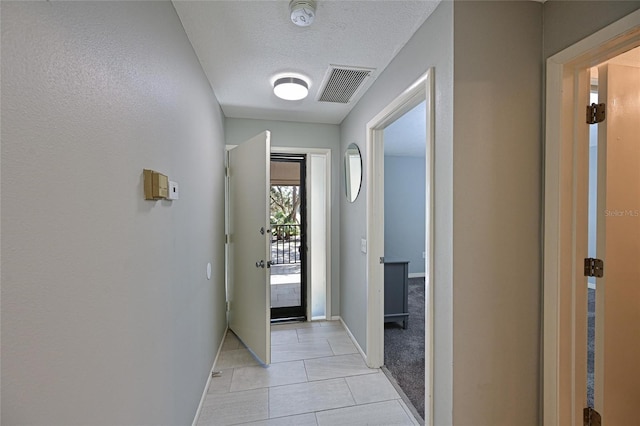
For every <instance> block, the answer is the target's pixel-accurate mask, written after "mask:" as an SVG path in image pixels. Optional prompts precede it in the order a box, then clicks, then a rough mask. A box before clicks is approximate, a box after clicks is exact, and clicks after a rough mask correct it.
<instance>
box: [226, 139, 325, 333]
mask: <svg viewBox="0 0 640 426" xmlns="http://www.w3.org/2000/svg"><path fill="white" fill-rule="evenodd" d="M236 146H237V145H225V173H226V168H227V167H228V164H229V163H228V152H229V150H230V149H233V148H235V147H236ZM271 153H277V154H306V155H307V179H309V176H310V175H311V173H310V170H311V164H310V158H311V155H318V156H324V157H325V177H326V179H325V188H326V191H325V206H326V211H325V217H326V222H325V227H326V228H325V229H326V249H325V258H326V265H325V269H326V270H325V275H326V280H327V281H326V296H325V297H326V303H325V314H326V320H330V319H332V316H331V223H332V220H331V196H332V195H331V189H332V188H331V149H330V148H300V147H284V146H273V145H271ZM227 180H228V179H227V178H226V177H225V212H224V214H225V234H227V233H228V229H229V226H228V223H229V222H228V220H229V207H228V206H229V198H228V197H229V194H228V192H229V188H228V183H227ZM311 191H313V185H312V184H311V183H310V182H307V205H308V203H309V201H310V200H311V198H310V197H311ZM313 223H315V222H313V218H312V217H311V216H310V215H309V216H308V217H307V228H309V227H310V226H312V224H313ZM307 235H308V236H309V237H310V236H311V234H310V233H309V231H308V229H307ZM307 241H308V244H309V247H312V244H313V242H312V241H311V238H309V239H308V240H307ZM228 247H229V244H227V243H225V277H224V282H225V297H226V295H227V294H228V278H229V277H228V267H229V266H228V259H229V256H228ZM309 259H310V257H309ZM307 266H308V267H307V297H308V298H310V297H311V293H310V292H311V289H310V288H309V286H310V285H311V277H310V275H309V274H310V272H311V260H308V265H307ZM227 302H228V300H227ZM311 307H312V304H311V300H310V299H307V321H311V318H312V317H311Z"/></svg>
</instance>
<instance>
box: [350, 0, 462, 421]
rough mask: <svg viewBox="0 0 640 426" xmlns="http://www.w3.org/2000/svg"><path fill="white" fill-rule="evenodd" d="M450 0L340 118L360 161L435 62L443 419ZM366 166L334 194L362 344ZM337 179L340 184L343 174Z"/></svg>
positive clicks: (448, 281)
mask: <svg viewBox="0 0 640 426" xmlns="http://www.w3.org/2000/svg"><path fill="white" fill-rule="evenodd" d="M453 5H454V3H453V2H449V1H445V2H442V3H440V5H439V6H438V7H437V9H436V10H435V11H434V13H433V14H432V15H431V16H430V17H429V18H428V19H427V21H426V22H425V23H424V24H423V25H422V26H421V27H420V28H419V29H418V31H417V32H416V33H415V34H414V36H413V37H412V38H411V40H409V42H408V43H407V44H406V45H405V46H404V48H403V49H402V50H401V51H400V52H399V53H398V55H397V56H396V57H395V59H394V60H393V61H392V62H391V63H390V64H389V66H388V67H387V69H386V70H385V71H384V72H383V73H382V74H381V75H380V76H379V77H378V78H377V80H376V81H375V82H374V84H373V85H372V87H371V88H370V89H369V90H368V91H367V93H366V94H365V95H364V96H363V97H362V98H361V99H360V101H359V102H358V104H357V105H356V106H355V107H354V109H353V110H352V111H351V113H350V114H349V115H348V116H347V118H346V119H345V120H344V121H343V122H342V125H341V126H340V129H341V144H342V150H343V151H344V150H345V149H346V147H347V145H348V144H350V143H352V142H355V143H356V144H358V146H359V147H360V150H361V152H362V155H363V164H366V163H367V155H368V153H367V147H366V124H367V123H368V122H369V121H370V120H371V119H372V118H373V117H375V115H376V114H378V113H379V112H380V111H382V109H383V108H385V107H386V106H387V105H388V104H389V103H390V102H391V101H393V100H394V99H395V98H396V97H397V96H398V95H400V94H401V93H402V92H403V91H404V90H405V89H407V88H408V87H409V86H410V85H411V84H412V83H414V82H415V81H416V80H417V79H418V78H419V77H420V76H422V75H423V74H424V73H425V72H426V71H427V70H428V69H429V68H430V67H435V105H436V106H435V108H436V124H435V132H436V147H435V152H436V154H435V155H436V157H435V163H436V165H437V166H436V169H435V180H436V188H435V199H436V201H435V209H436V211H435V229H436V233H435V253H434V256H435V264H436V267H435V269H434V274H435V283H434V285H435V290H434V291H435V305H436V310H435V311H434V315H435V336H434V339H435V348H436V353H435V372H434V373H435V379H434V380H435V386H436V389H438V392H436V394H435V395H434V401H435V402H434V403H435V406H436V411H435V422H436V424H438V425H445V424H451V423H452V420H451V416H452V410H453V407H452V405H451V404H452V389H451V380H452V364H451V360H452V330H453V328H452V327H453V325H452V299H451V293H452V287H451V286H452V280H453V271H452V263H453V260H452V235H453V228H452V226H453V214H452V207H453V198H452V197H453V195H452V188H453V149H452V146H453V144H452V142H453V128H452V124H453ZM368 181H369V177H368V176H367V173H366V170H365V173H364V179H363V183H362V189H361V191H360V196H358V198H357V199H356V201H355V202H354V203H349V202H347V200H346V198H345V197H341V198H340V204H341V206H340V242H341V253H342V254H341V256H342V261H341V268H340V282H341V292H340V295H341V316H342V318H343V319H344V321H345V323H346V324H347V326H348V327H349V329H350V330H351V331H352V332H353V334H354V336H355V337H356V339H357V341H358V343H359V344H360V346H361V347H362V348H366V343H367V342H366V322H367V283H366V275H367V271H366V255H365V254H363V253H361V252H360V239H361V238H365V237H366V193H367V185H368ZM340 182H341V183H340V184H341V185H344V173H343V172H342V173H341V179H340Z"/></svg>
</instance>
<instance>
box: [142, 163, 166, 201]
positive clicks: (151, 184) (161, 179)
mask: <svg viewBox="0 0 640 426" xmlns="http://www.w3.org/2000/svg"><path fill="white" fill-rule="evenodd" d="M168 194H169V178H168V177H167V176H165V175H163V174H162V173H158V172H155V171H153V170H147V169H144V198H145V200H162V199H165V198H167V195H168Z"/></svg>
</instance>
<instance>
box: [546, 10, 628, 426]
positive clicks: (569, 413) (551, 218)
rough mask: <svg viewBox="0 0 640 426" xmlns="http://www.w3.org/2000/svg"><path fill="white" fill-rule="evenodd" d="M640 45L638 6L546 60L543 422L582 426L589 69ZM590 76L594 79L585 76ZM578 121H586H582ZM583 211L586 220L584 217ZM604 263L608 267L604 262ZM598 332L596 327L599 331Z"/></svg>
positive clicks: (548, 425)
mask: <svg viewBox="0 0 640 426" xmlns="http://www.w3.org/2000/svg"><path fill="white" fill-rule="evenodd" d="M639 44H640V11H636V12H633V13H631V14H629V15H627V16H626V17H624V18H622V19H621V20H619V21H617V22H615V23H613V24H611V25H609V26H608V27H605V28H604V29H602V30H600V31H598V32H596V33H594V34H593V35H591V36H589V37H587V38H585V39H583V40H581V41H580V42H578V43H576V44H574V45H573V46H570V47H569V48H567V49H565V50H563V51H562V52H560V53H558V54H556V55H554V56H552V57H550V58H549V59H548V60H547V96H546V131H545V189H544V191H545V213H544V215H545V216H544V278H543V279H544V303H543V306H544V307H543V318H544V319H543V321H544V324H543V336H544V337H543V339H544V343H543V424H544V425H546V426H564V425H574V426H577V425H582V407H583V406H584V402H585V401H584V395H585V393H586V391H585V389H586V386H585V385H584V382H585V379H584V377H585V376H586V368H585V366H584V362H583V361H582V358H583V357H586V332H585V330H584V328H586V325H585V324H584V315H585V312H584V310H586V309H584V308H585V307H586V299H583V298H585V296H583V292H585V291H586V283H585V286H583V281H584V280H585V279H584V276H583V274H581V273H579V272H578V271H579V269H580V264H581V262H582V258H583V257H586V253H587V248H586V241H587V238H586V235H583V234H586V232H587V228H586V215H585V211H586V209H587V204H586V202H585V200H586V194H585V191H586V186H587V184H586V182H583V181H582V179H584V178H586V168H587V166H586V164H583V161H585V160H586V159H587V158H588V157H587V155H586V152H585V151H586V150H585V149H584V147H588V143H589V142H588V131H583V127H581V126H586V123H585V106H586V103H587V102H586V101H585V99H588V90H589V89H588V84H584V82H585V76H586V75H587V73H586V70H587V69H588V68H590V67H591V66H594V65H596V64H599V63H602V62H604V61H606V60H608V59H610V58H613V57H615V56H617V55H619V54H620V53H622V52H624V51H626V50H629V49H631V48H632V47H634V46H637V45H639ZM587 80H588V78H587ZM580 123H585V124H584V125H581V124H580ZM583 216H584V217H583ZM605 268H606V266H605ZM596 333H597V330H596Z"/></svg>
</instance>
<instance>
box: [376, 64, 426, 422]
mask: <svg viewBox="0 0 640 426" xmlns="http://www.w3.org/2000/svg"><path fill="white" fill-rule="evenodd" d="M434 73H435V69H434V68H430V69H429V70H427V72H426V73H424V74H423V75H422V76H421V77H420V78H419V79H418V80H416V81H415V82H414V83H413V84H412V85H411V86H409V87H408V88H407V89H405V90H404V91H403V92H402V93H401V94H400V95H399V96H398V97H397V98H395V99H394V100H393V101H392V102H391V103H390V104H389V105H387V106H386V107H385V108H384V109H383V110H382V111H381V112H380V113H379V114H377V115H376V116H375V117H374V118H373V119H372V120H371V121H369V122H368V123H367V130H366V146H367V164H366V176H367V177H368V179H369V182H368V185H367V224H366V228H367V241H368V243H367V244H368V250H367V277H366V282H367V344H366V361H367V365H368V366H369V367H372V368H379V367H380V366H382V363H383V361H384V265H383V264H382V263H381V262H380V258H381V257H384V129H385V128H386V127H387V126H389V125H390V124H391V123H392V122H394V121H395V120H397V119H398V118H400V117H401V116H402V115H404V114H405V113H407V112H408V111H409V110H411V109H412V108H414V107H415V106H416V105H418V104H419V103H421V102H423V101H426V111H427V113H426V123H427V137H426V140H425V144H426V155H425V167H426V170H425V171H426V173H425V181H426V182H425V225H426V226H425V230H426V235H425V252H426V254H425V269H426V271H425V285H426V289H425V424H426V425H430V424H432V422H433V397H432V395H433V289H434V286H435V282H434V273H433V247H434V245H433V242H434V229H433V223H434V222H433V217H434V175H435V174H434V162H433V159H434V143H435V130H434V123H435V100H434V93H435V92H434V87H435V86H434Z"/></svg>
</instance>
